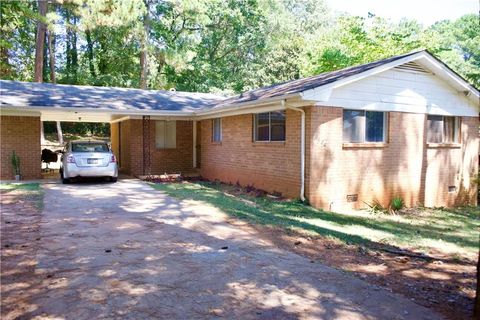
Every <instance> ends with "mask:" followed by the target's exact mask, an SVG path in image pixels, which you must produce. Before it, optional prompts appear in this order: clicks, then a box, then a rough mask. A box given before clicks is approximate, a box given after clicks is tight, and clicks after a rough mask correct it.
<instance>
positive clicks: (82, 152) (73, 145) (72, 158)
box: [60, 140, 118, 183]
mask: <svg viewBox="0 0 480 320" xmlns="http://www.w3.org/2000/svg"><path fill="white" fill-rule="evenodd" d="M60 176H61V178H62V182H63V183H69V182H70V181H71V179H72V178H77V177H107V178H109V179H110V181H112V182H116V181H117V178H118V166H117V159H116V158H115V155H114V154H113V152H112V150H111V149H110V147H109V146H108V144H107V143H106V142H104V141H93V140H91V141H89V140H77V141H70V142H68V143H67V144H66V145H65V149H64V150H63V152H62V159H61V166H60Z"/></svg>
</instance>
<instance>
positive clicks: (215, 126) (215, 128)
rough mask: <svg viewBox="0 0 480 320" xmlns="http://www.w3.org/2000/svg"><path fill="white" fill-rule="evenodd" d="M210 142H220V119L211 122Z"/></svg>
mask: <svg viewBox="0 0 480 320" xmlns="http://www.w3.org/2000/svg"><path fill="white" fill-rule="evenodd" d="M212 141H214V142H220V141H222V119H221V118H217V119H213V120H212Z"/></svg>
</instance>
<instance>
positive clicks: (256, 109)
mask: <svg viewBox="0 0 480 320" xmlns="http://www.w3.org/2000/svg"><path fill="white" fill-rule="evenodd" d="M281 101H282V100H279V101H278V102H276V103H273V102H272V103H270V104H269V105H262V106H252V107H250V108H245V107H244V108H238V109H236V110H228V111H219V112H217V113H210V114H207V115H200V116H198V117H197V118H196V120H205V119H213V118H221V117H230V116H238V115H242V114H251V113H262V112H270V111H278V110H285V107H284V106H282V104H281Z"/></svg>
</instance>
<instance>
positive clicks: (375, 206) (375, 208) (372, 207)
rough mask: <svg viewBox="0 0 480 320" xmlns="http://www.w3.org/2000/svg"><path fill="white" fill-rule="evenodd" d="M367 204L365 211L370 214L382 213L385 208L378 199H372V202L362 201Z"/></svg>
mask: <svg viewBox="0 0 480 320" xmlns="http://www.w3.org/2000/svg"><path fill="white" fill-rule="evenodd" d="M364 203H365V204H366V205H367V206H368V209H367V212H368V213H371V214H379V213H384V212H385V208H384V207H383V206H382V205H381V204H380V202H379V201H378V200H373V202H372V203H368V202H364Z"/></svg>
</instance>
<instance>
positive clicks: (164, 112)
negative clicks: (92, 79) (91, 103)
mask: <svg viewBox="0 0 480 320" xmlns="http://www.w3.org/2000/svg"><path fill="white" fill-rule="evenodd" d="M0 110H2V111H3V110H5V111H6V110H12V111H13V110H15V111H19V112H32V111H33V112H40V113H42V112H55V113H66V114H71V113H79V114H80V113H97V114H98V113H101V114H102V113H103V114H108V115H140V116H176V117H193V116H195V112H193V111H169V110H128V109H125V110H117V109H97V108H78V107H64V108H63V107H37V106H13V107H12V106H8V107H7V106H0Z"/></svg>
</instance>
